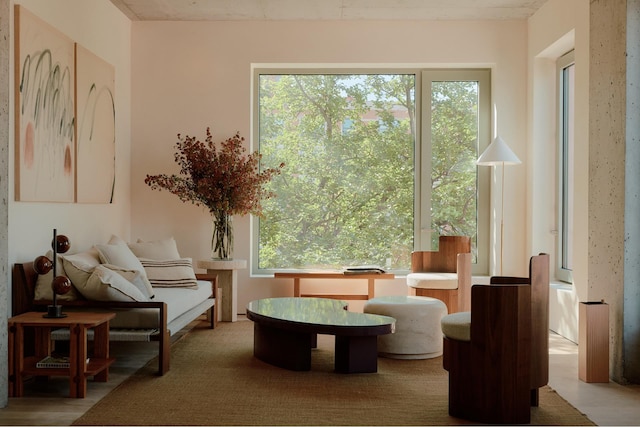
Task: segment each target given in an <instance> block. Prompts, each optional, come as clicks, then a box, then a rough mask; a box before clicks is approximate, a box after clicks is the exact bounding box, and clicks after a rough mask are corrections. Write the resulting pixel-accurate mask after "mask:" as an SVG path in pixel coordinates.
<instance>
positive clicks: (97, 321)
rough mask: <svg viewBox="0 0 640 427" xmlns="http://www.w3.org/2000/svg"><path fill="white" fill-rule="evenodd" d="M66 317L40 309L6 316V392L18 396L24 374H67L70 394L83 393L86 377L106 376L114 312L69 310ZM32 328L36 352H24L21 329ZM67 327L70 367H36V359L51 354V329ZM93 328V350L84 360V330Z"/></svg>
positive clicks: (22, 388)
mask: <svg viewBox="0 0 640 427" xmlns="http://www.w3.org/2000/svg"><path fill="white" fill-rule="evenodd" d="M65 314H66V315H67V317H63V318H59V319H57V318H56V319H52V318H45V317H43V316H42V315H43V313H40V312H27V313H23V314H20V315H18V316H14V317H12V318H10V319H9V321H8V324H9V396H11V397H21V396H22V395H23V393H24V377H25V376H27V375H33V376H47V377H48V376H68V377H69V396H70V397H85V396H86V394H87V377H89V376H93V377H94V381H100V382H106V381H107V380H108V379H109V366H110V365H111V364H112V363H113V362H114V360H115V359H113V358H110V357H109V321H110V320H111V319H113V318H114V317H115V314H114V313H86V312H69V313H65ZM25 328H33V329H34V335H35V341H36V342H35V355H34V356H25V355H24V330H25ZM58 328H68V329H69V335H70V337H69V367H68V368H38V367H36V363H37V362H38V361H40V360H42V359H43V358H44V357H46V356H49V355H50V354H51V330H52V329H58ZM88 329H93V330H94V351H93V354H92V355H91V358H90V359H89V362H88V363H87V330H88Z"/></svg>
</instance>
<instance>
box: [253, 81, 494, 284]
mask: <svg viewBox="0 0 640 427" xmlns="http://www.w3.org/2000/svg"><path fill="white" fill-rule="evenodd" d="M254 85H255V91H254V99H255V101H256V102H255V103H254V104H255V105H254V107H255V110H254V130H255V132H254V143H257V144H258V149H259V151H260V153H261V155H262V165H263V166H264V167H271V166H272V165H277V164H279V163H280V162H285V164H286V167H285V169H284V170H283V173H282V175H280V176H278V177H276V179H274V180H273V181H272V182H271V183H270V184H269V185H270V186H271V188H270V190H272V191H274V192H275V193H276V194H277V197H275V198H273V199H269V200H267V201H265V203H264V206H263V207H264V217H263V218H258V219H256V222H254V232H253V238H254V242H256V243H257V244H254V245H253V257H252V258H253V265H252V268H253V272H254V273H268V272H271V271H275V270H286V269H311V268H313V269H336V268H341V267H343V266H345V265H354V264H357V265H362V264H367V265H370V264H374V265H379V266H381V267H384V268H386V269H389V270H392V271H396V272H403V271H408V270H409V269H410V266H411V252H412V251H413V250H414V248H415V249H422V250H425V249H426V250H429V249H432V250H435V249H437V246H434V245H437V240H438V235H440V234H445V235H455V234H460V235H469V236H471V237H472V238H473V241H474V254H478V253H488V250H486V249H483V250H482V251H477V248H478V247H480V245H485V244H487V242H486V240H487V239H486V235H485V234H483V233H482V232H480V233H479V232H478V229H479V228H480V227H484V228H486V224H483V222H482V221H483V220H482V218H486V213H485V214H483V213H481V212H479V211H480V210H482V208H483V204H479V203H478V196H479V195H480V197H482V196H481V194H482V192H483V191H487V193H486V194H485V196H486V197H487V198H488V187H487V186H488V181H487V183H486V184H485V185H484V186H485V188H484V189H482V188H481V187H482V185H480V181H479V179H478V168H477V167H476V165H475V160H476V158H477V156H478V152H479V150H481V149H483V148H484V146H486V144H487V143H488V140H489V138H490V135H489V132H488V128H489V126H488V123H490V115H489V110H490V109H489V107H488V106H489V100H488V94H489V87H488V86H489V72H488V71H486V70H482V71H455V70H450V71H446V70H440V71H438V72H429V71H417V70H411V71H406V70H402V71H395V70H394V71H388V70H382V71H380V70H375V72H373V71H371V70H366V71H353V72H343V71H342V70H340V72H336V70H313V71H311V70H307V69H304V70H274V69H256V70H255V74H254ZM483 121H484V122H485V123H483ZM483 236H484V237H483ZM479 238H480V240H478V239H479ZM482 239H484V240H485V241H482ZM480 258H482V257H480ZM476 261H478V258H476ZM480 261H482V260H481V259H480ZM487 265H488V263H487ZM479 268H482V269H484V268H485V267H484V266H481V267H479ZM487 268H488V267H487ZM485 272H486V271H485Z"/></svg>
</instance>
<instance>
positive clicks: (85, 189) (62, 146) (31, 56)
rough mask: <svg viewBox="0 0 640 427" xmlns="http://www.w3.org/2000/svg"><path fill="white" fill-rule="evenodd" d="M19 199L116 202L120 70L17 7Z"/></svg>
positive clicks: (17, 169)
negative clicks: (116, 99)
mask: <svg viewBox="0 0 640 427" xmlns="http://www.w3.org/2000/svg"><path fill="white" fill-rule="evenodd" d="M15 34H16V36H15V39H16V47H15V55H16V56H15V58H16V59H15V69H16V79H15V80H16V89H15V100H16V109H15V111H16V130H15V134H16V144H15V145H16V148H15V158H16V161H15V177H16V180H15V194H16V200H18V201H28V202H71V203H72V202H78V203H112V202H113V192H114V187H115V149H116V139H115V135H116V122H115V118H116V114H115V100H114V93H115V68H114V67H113V66H112V65H110V64H109V63H107V62H105V61H104V60H102V59H101V58H99V57H98V56H96V55H95V54H93V53H92V52H90V51H89V50H88V49H86V48H84V47H83V46H80V45H79V44H77V43H74V42H73V40H71V39H69V38H68V37H66V36H65V35H64V34H62V33H60V32H59V31H58V30H56V29H55V28H53V27H52V26H50V25H49V24H47V23H46V22H44V21H43V20H41V19H40V18H38V17H37V16H35V15H34V14H32V13H31V12H29V11H28V10H26V9H25V8H24V7H22V6H20V5H16V6H15Z"/></svg>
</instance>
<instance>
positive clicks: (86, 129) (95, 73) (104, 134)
mask: <svg viewBox="0 0 640 427" xmlns="http://www.w3.org/2000/svg"><path fill="white" fill-rule="evenodd" d="M76 81H77V84H76V106H77V108H78V110H77V115H76V116H77V118H78V121H77V126H76V129H77V140H76V141H77V143H76V145H77V148H76V150H77V151H76V160H77V161H76V168H77V182H76V201H77V202H78V203H112V202H113V190H114V185H115V156H116V152H115V151H116V116H115V114H116V112H115V101H114V93H115V69H114V67H113V66H112V65H110V64H109V63H107V62H105V61H104V60H102V59H101V58H99V57H98V56H96V55H94V54H93V53H92V52H90V51H89V50H88V49H86V48H84V47H82V46H81V45H79V44H76Z"/></svg>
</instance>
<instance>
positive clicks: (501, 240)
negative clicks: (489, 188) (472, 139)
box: [500, 162, 504, 276]
mask: <svg viewBox="0 0 640 427" xmlns="http://www.w3.org/2000/svg"><path fill="white" fill-rule="evenodd" d="M501 173H502V195H501V200H500V275H501V276H502V260H503V254H504V162H502V171H501Z"/></svg>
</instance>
